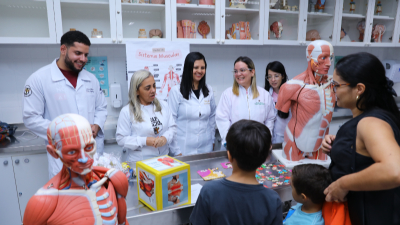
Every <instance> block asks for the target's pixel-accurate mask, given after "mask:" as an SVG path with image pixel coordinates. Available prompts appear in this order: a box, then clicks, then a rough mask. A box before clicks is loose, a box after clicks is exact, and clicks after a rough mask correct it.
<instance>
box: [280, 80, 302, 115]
mask: <svg viewBox="0 0 400 225" xmlns="http://www.w3.org/2000/svg"><path fill="white" fill-rule="evenodd" d="M300 89H301V86H300V85H299V84H291V83H289V82H286V83H284V84H283V85H282V86H281V88H280V89H279V95H278V101H277V102H276V106H275V108H276V109H277V110H279V111H282V112H284V113H288V112H289V109H290V106H291V104H292V102H291V100H292V99H293V100H295V99H294V98H295V97H296V96H295V95H296V94H298V91H299V90H300Z"/></svg>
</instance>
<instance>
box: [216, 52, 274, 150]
mask: <svg viewBox="0 0 400 225" xmlns="http://www.w3.org/2000/svg"><path fill="white" fill-rule="evenodd" d="M233 76H234V81H233V87H230V88H228V89H226V90H225V91H224V92H223V93H222V95H221V99H220V101H219V104H218V107H217V112H216V117H215V119H216V122H217V127H218V130H219V133H220V135H221V138H222V142H221V149H222V150H224V149H225V147H226V140H225V137H226V135H227V133H228V130H229V128H230V126H231V125H232V124H233V123H235V122H236V121H239V120H241V119H248V120H254V121H258V122H260V123H263V124H265V125H266V126H267V127H268V128H269V130H270V132H271V134H272V133H273V129H274V121H275V105H274V102H273V101H272V97H271V95H270V94H269V93H268V92H267V91H266V90H265V89H264V88H262V87H258V86H257V84H256V71H255V66H254V63H253V61H252V60H251V59H250V58H249V57H246V56H240V57H239V58H238V59H236V61H235V63H234V70H233Z"/></svg>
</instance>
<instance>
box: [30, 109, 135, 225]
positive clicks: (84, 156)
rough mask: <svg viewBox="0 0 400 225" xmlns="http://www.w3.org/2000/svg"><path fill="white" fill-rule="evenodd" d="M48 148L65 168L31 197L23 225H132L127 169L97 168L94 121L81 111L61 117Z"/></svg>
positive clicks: (53, 127) (49, 134)
mask: <svg viewBox="0 0 400 225" xmlns="http://www.w3.org/2000/svg"><path fill="white" fill-rule="evenodd" d="M47 138H48V141H49V145H47V151H48V152H49V153H50V154H51V155H52V156H53V157H54V158H60V159H61V161H62V162H63V164H64V165H63V168H62V169H61V171H60V172H59V173H58V174H57V175H56V176H54V177H53V178H52V179H50V181H49V182H47V184H45V185H44V186H43V187H42V188H40V189H39V190H38V191H37V192H36V194H35V195H34V196H32V198H31V199H30V200H29V202H28V204H27V206H26V210H25V214H24V220H23V224H25V225H31V224H48V225H51V224H54V225H64V224H84V225H86V224H96V225H97V224H98V225H100V224H128V222H127V220H126V212H127V209H126V202H125V197H126V195H127V193H128V180H127V179H126V176H125V174H124V173H122V172H121V171H118V170H115V169H107V168H104V167H96V166H92V165H93V156H94V154H95V153H96V141H95V140H94V138H93V136H92V130H91V128H90V124H89V122H88V121H87V120H86V119H85V118H84V117H82V116H80V115H76V114H64V115H61V116H58V117H56V118H55V119H54V120H53V121H52V122H51V123H50V125H49V128H48V129H47Z"/></svg>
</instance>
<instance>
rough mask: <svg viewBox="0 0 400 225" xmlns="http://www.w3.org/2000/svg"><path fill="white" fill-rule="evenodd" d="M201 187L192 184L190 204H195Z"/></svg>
mask: <svg viewBox="0 0 400 225" xmlns="http://www.w3.org/2000/svg"><path fill="white" fill-rule="evenodd" d="M202 187H203V186H201V185H200V184H192V186H191V188H192V204H194V203H196V201H197V198H198V197H199V194H200V190H201V188H202Z"/></svg>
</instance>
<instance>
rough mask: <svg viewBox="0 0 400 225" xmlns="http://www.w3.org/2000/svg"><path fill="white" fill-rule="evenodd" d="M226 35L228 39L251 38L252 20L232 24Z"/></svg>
mask: <svg viewBox="0 0 400 225" xmlns="http://www.w3.org/2000/svg"><path fill="white" fill-rule="evenodd" d="M226 36H227V39H236V40H251V33H250V22H248V21H239V23H234V24H232V27H231V28H230V29H229V33H228V34H227V35H226Z"/></svg>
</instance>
